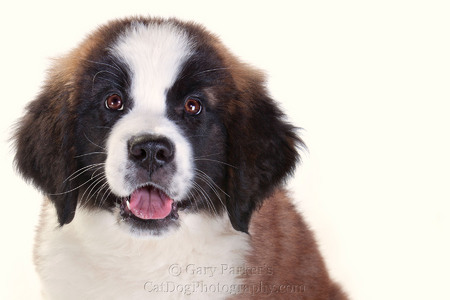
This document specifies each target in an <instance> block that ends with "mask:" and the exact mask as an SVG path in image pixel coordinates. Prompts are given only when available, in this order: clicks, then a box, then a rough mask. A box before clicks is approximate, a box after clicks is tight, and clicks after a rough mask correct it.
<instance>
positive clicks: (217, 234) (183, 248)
mask: <svg viewBox="0 0 450 300" xmlns="http://www.w3.org/2000/svg"><path fill="white" fill-rule="evenodd" d="M42 218H44V222H43V223H42V225H41V227H40V229H39V233H38V239H37V244H36V263H37V270H38V272H39V275H40V277H41V280H42V285H43V289H44V294H45V297H46V298H48V299H225V298H227V297H229V296H231V295H233V294H236V293H237V292H238V291H239V286H240V284H241V282H240V280H239V279H238V276H239V275H241V274H242V272H241V271H240V270H242V269H240V267H242V266H243V265H244V263H245V261H244V258H245V254H246V253H247V251H248V250H249V244H248V236H247V235H246V234H244V233H240V232H237V231H235V230H234V229H233V228H232V227H231V225H230V224H229V221H228V218H227V217H226V216H224V217H215V218H211V217H208V216H204V215H200V214H191V215H183V214H181V213H180V219H181V220H182V221H183V222H182V225H181V227H180V228H179V229H178V230H176V231H174V232H171V233H169V234H167V235H164V236H163V237H160V238H153V239H150V240H149V239H139V238H136V237H133V236H131V235H129V234H128V233H126V232H125V231H123V230H120V229H119V226H118V223H117V220H116V219H115V218H114V217H113V215H112V214H111V213H109V212H105V211H86V210H83V209H78V210H77V215H76V217H75V219H74V221H73V222H72V223H70V224H68V225H65V226H64V227H62V228H59V227H58V225H57V223H56V216H55V213H54V208H53V206H52V205H46V206H45V207H44V211H43V214H42Z"/></svg>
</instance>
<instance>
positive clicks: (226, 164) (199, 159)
mask: <svg viewBox="0 0 450 300" xmlns="http://www.w3.org/2000/svg"><path fill="white" fill-rule="evenodd" d="M202 160H204V161H211V162H216V163H220V164H223V165H225V166H229V167H232V168H233V169H236V170H237V169H239V168H238V167H236V166H233V165H231V164H229V163H226V162H223V161H220V160H216V159H209V158H194V161H202Z"/></svg>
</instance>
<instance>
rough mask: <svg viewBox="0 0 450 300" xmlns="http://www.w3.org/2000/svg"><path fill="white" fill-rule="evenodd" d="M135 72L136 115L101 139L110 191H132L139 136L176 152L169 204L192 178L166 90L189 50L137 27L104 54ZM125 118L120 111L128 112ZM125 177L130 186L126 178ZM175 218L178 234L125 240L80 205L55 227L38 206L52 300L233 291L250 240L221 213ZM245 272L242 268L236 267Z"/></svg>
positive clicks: (163, 32)
mask: <svg viewBox="0 0 450 300" xmlns="http://www.w3.org/2000/svg"><path fill="white" fill-rule="evenodd" d="M110 51H111V53H113V54H115V55H116V57H117V58H118V59H121V60H122V61H123V62H124V63H126V64H127V65H128V67H129V69H130V70H131V71H132V74H131V75H132V76H131V77H132V78H131V84H132V86H131V96H132V98H133V102H134V103H133V108H132V109H131V110H130V111H127V112H126V113H125V115H124V116H123V117H122V118H121V119H120V120H119V121H118V122H117V123H116V124H115V125H114V126H113V128H112V130H111V133H110V135H109V137H108V140H107V160H106V167H105V169H106V177H107V181H108V185H109V187H110V188H111V190H112V192H113V193H114V194H116V195H117V196H128V195H130V194H131V193H132V192H133V190H134V189H136V183H135V182H133V180H132V178H133V172H134V168H135V167H134V166H133V165H132V164H130V163H129V162H128V151H127V142H128V140H129V139H130V138H131V137H132V136H135V135H140V134H156V135H161V136H166V137H168V138H169V139H170V140H171V141H172V142H173V144H174V145H175V158H174V159H175V163H176V173H175V175H174V178H173V180H172V182H171V184H170V186H169V187H167V188H168V189H169V191H168V192H169V195H170V196H171V197H172V198H174V200H175V201H177V200H180V199H182V198H184V197H185V196H186V194H187V193H188V186H189V182H191V180H192V179H193V173H194V172H193V165H192V161H193V155H192V150H191V147H190V144H189V142H188V141H187V140H186V139H185V138H184V136H183V135H182V132H181V130H180V129H179V128H178V127H177V125H176V124H175V123H174V122H172V121H170V120H169V119H168V118H167V117H166V116H165V114H166V103H165V101H166V92H167V89H168V88H170V87H171V86H172V85H173V83H174V80H175V79H176V77H177V75H178V74H179V71H180V67H181V65H182V63H183V62H184V61H185V60H186V59H188V58H189V56H190V53H191V50H190V46H189V41H188V39H187V38H186V36H185V35H184V34H183V33H182V32H181V31H180V30H179V29H177V28H176V27H174V26H171V25H167V24H165V25H152V26H150V27H147V26H144V25H136V26H134V27H133V28H132V29H130V30H128V31H127V32H125V34H124V35H123V36H122V37H121V38H120V39H119V41H118V43H117V44H116V45H114V46H113V47H112V48H111V49H110ZM124 111H126V110H124ZM130 178H131V179H130ZM179 215H180V227H179V228H176V229H173V230H171V231H168V232H166V233H165V234H164V235H162V236H160V237H151V238H149V237H148V236H147V237H146V238H142V237H141V238H140V237H139V236H136V235H132V234H130V231H129V230H120V229H121V228H125V229H127V228H128V225H126V222H123V221H121V220H120V217H118V216H119V211H118V208H115V209H113V211H106V210H88V209H86V208H83V207H78V209H77V212H76V215H75V218H74V220H73V221H72V222H71V223H69V224H67V225H64V226H63V227H59V226H58V224H57V216H56V214H55V209H54V207H52V205H51V204H49V203H47V205H45V206H44V209H43V214H42V224H41V227H40V229H39V238H38V242H37V245H36V257H37V268H38V271H39V274H40V276H41V279H42V284H43V287H44V290H45V291H46V293H47V295H46V296H47V297H48V298H49V299H76V300H79V299H96V300H98V299H184V298H190V299H224V298H226V297H229V296H230V295H233V294H237V293H238V292H239V284H240V281H239V279H238V277H239V275H242V272H239V270H240V269H239V268H238V267H242V266H243V265H244V263H245V254H246V252H247V251H248V249H249V244H248V236H247V235H246V234H244V233H241V232H238V231H236V230H234V229H233V228H232V226H231V224H230V221H229V219H228V216H227V214H226V213H225V214H224V215H223V216H206V215H203V214H201V213H196V214H185V213H183V212H182V211H180V212H179ZM241 270H242V269H241Z"/></svg>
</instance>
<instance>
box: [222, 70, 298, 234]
mask: <svg viewBox="0 0 450 300" xmlns="http://www.w3.org/2000/svg"><path fill="white" fill-rule="evenodd" d="M232 65H234V66H237V65H236V64H233V63H232ZM234 71H235V72H234V80H235V82H236V87H237V89H238V90H239V94H238V97H237V98H236V99H235V100H234V101H232V103H231V104H230V106H229V109H228V112H229V114H230V115H229V116H228V117H227V118H225V119H226V120H229V121H228V123H227V124H226V128H227V132H228V141H229V142H228V144H229V148H228V162H229V164H230V165H232V166H235V168H234V167H230V168H229V169H228V170H229V174H228V176H229V185H230V186H229V188H228V191H229V193H230V196H231V197H230V200H229V201H228V203H227V204H228V205H227V208H228V213H229V216H230V220H231V223H232V224H233V227H234V228H235V229H237V230H240V231H243V232H247V231H248V224H249V221H250V217H251V215H252V213H253V211H254V210H255V209H256V208H257V207H259V206H260V205H261V204H262V201H263V200H264V199H265V198H267V197H268V196H270V194H271V193H272V192H273V191H274V189H275V188H276V187H277V186H278V185H279V184H280V183H282V182H283V180H284V179H285V178H286V177H287V176H288V175H289V174H291V173H292V172H293V171H294V169H295V165H296V163H297V162H298V161H299V159H300V156H299V154H298V152H297V149H298V147H300V146H303V142H302V140H301V139H300V138H299V137H298V136H297V134H296V132H295V131H296V130H295V128H294V127H293V126H292V125H290V124H289V123H287V122H286V120H285V115H284V114H283V113H282V112H281V110H280V109H279V108H278V106H277V104H276V103H275V101H273V100H272V99H271V98H270V97H269V95H268V92H267V90H266V88H265V82H264V78H263V76H262V75H261V74H260V73H259V72H258V71H255V70H253V69H252V68H250V67H248V66H246V65H243V64H241V65H240V66H239V67H236V68H235V69H234Z"/></svg>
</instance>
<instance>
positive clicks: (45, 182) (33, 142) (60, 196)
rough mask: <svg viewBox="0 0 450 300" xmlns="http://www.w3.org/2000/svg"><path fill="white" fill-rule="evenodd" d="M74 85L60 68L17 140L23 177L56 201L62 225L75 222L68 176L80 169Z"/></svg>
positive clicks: (17, 157) (29, 113) (30, 108)
mask: <svg viewBox="0 0 450 300" xmlns="http://www.w3.org/2000/svg"><path fill="white" fill-rule="evenodd" d="M73 90H74V89H73V88H72V83H71V82H68V77H67V76H64V74H63V73H62V72H59V71H58V70H57V69H55V70H53V72H52V73H51V74H50V77H49V80H48V81H47V84H46V85H45V86H44V89H43V90H42V92H41V94H40V95H39V96H38V97H37V99H36V100H34V101H33V102H31V103H30V104H29V105H28V107H27V109H26V113H25V115H24V116H23V117H22V119H20V120H19V122H18V124H17V128H16V131H15V135H14V136H13V139H14V141H15V146H16V154H15V165H16V167H17V169H18V171H19V172H20V173H21V174H22V175H23V177H24V178H25V179H27V180H29V181H30V182H32V183H33V184H34V185H35V186H36V187H38V188H39V189H40V190H42V191H43V192H44V193H45V194H46V196H47V197H49V198H50V200H52V202H53V203H54V205H55V207H56V211H57V214H58V220H59V223H60V224H61V226H62V225H64V224H67V223H69V222H71V221H72V219H73V217H74V215H75V208H76V205H77V197H78V195H77V192H76V191H73V189H74V188H75V187H74V186H72V185H73V184H72V182H71V181H69V180H67V179H68V177H69V176H70V175H71V174H72V173H73V172H74V171H75V170H76V165H75V161H74V156H75V154H74V153H75V149H74V146H73V145H74V143H73V135H74V121H75V120H73V119H70V117H69V116H71V115H73V114H72V113H71V111H72V107H71V103H72V100H73V99H72V98H73V97H74V95H73Z"/></svg>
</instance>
